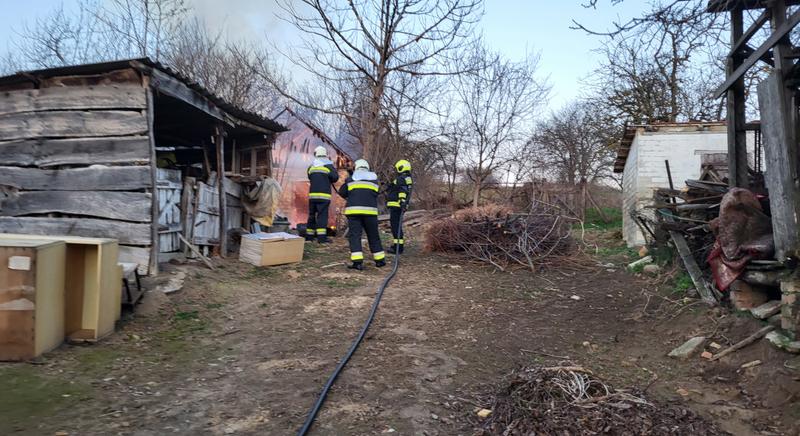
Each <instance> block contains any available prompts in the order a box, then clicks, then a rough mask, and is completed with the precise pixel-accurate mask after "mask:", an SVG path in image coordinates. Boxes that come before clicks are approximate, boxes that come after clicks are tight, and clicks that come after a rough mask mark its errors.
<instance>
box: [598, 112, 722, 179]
mask: <svg viewBox="0 0 800 436" xmlns="http://www.w3.org/2000/svg"><path fill="white" fill-rule="evenodd" d="M726 125H727V123H725V122H724V121H717V122H687V123H655V124H632V125H628V126H625V132H624V133H623V134H622V139H621V140H620V142H619V147H618V148H617V159H616V160H615V161H614V172H615V173H621V172H623V171H624V170H625V162H627V160H628V154H630V151H631V147H632V146H633V140H634V138H636V134H637V132H639V131H643V132H653V133H655V132H659V131H661V132H662V133H665V134H666V133H685V132H686V131H687V130H688V129H691V130H694V131H708V130H710V128H712V127H719V126H723V127H724V126H726Z"/></svg>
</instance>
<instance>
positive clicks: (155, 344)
mask: <svg viewBox="0 0 800 436" xmlns="http://www.w3.org/2000/svg"><path fill="white" fill-rule="evenodd" d="M412 240H413V237H412ZM346 251H347V250H346V248H345V245H344V243H343V241H341V240H338V241H337V242H336V243H335V244H332V245H330V246H325V247H320V246H318V245H312V244H307V247H306V260H305V261H304V262H303V263H302V264H297V265H288V266H281V267H273V268H255V267H252V266H250V265H246V264H242V263H239V262H237V261H236V260H232V259H230V260H226V261H220V262H219V268H218V270H217V271H210V270H208V269H206V268H205V267H202V266H196V265H191V266H172V268H173V269H178V268H181V269H183V270H184V271H186V272H187V279H186V283H185V286H184V288H183V290H182V291H180V292H177V293H175V294H171V295H169V296H167V295H163V294H161V295H159V294H156V293H149V294H148V295H147V296H146V299H145V301H144V302H143V303H142V304H141V305H140V306H138V307H137V310H136V311H135V313H133V314H128V315H127V316H126V317H125V319H124V320H123V322H122V323H121V325H120V326H119V328H118V331H117V332H116V333H115V334H114V335H113V336H111V337H110V338H107V339H106V340H104V341H102V342H100V343H98V344H94V345H64V346H62V347H61V348H60V349H58V350H56V351H54V352H52V353H48V354H47V355H45V356H44V357H43V358H42V359H40V360H39V361H37V362H33V363H22V364H1V365H0V434H2V435H6V434H11V435H15V434H20V435H22V434H24V435H54V434H60V435H113V434H119V435H141V436H145V435H154V436H155V435H165V434H181V435H197V434H212V435H224V434H253V435H256V434H258V435H266V434H269V435H288V434H293V433H295V432H296V431H297V430H298V429H299V427H300V426H301V424H302V423H303V421H304V419H305V415H306V413H307V411H308V409H309V408H310V406H311V405H312V403H313V402H314V401H315V399H316V395H317V394H318V392H319V390H320V388H321V387H322V385H323V384H324V382H325V380H326V379H327V377H328V375H329V374H330V372H331V371H332V370H333V368H334V367H335V365H336V363H337V361H338V359H339V358H340V357H341V356H342V354H344V352H345V350H346V349H347V348H348V347H349V345H350V342H351V340H352V339H353V338H354V336H355V334H356V333H357V331H358V329H359V327H360V325H361V323H362V322H363V320H364V318H365V316H366V314H367V311H368V309H369V306H370V304H371V303H372V298H373V295H374V292H375V288H376V287H377V285H378V283H379V282H380V280H381V278H382V277H383V274H384V273H385V272H386V271H385V270H378V269H376V268H375V267H374V266H372V265H369V268H367V270H366V271H365V272H363V273H358V272H351V271H349V270H347V269H345V268H344V266H343V265H338V264H337V265H333V264H334V263H337V262H340V263H341V262H343V259H345V258H346V257H347V254H346ZM624 253H625V250H624V249H621V248H619V247H616V246H614V247H611V248H608V247H603V248H602V249H601V250H598V252H597V254H596V255H593V256H592V257H586V258H583V259H576V260H571V261H569V260H564V261H559V262H558V263H557V264H555V265H553V266H551V267H550V268H549V269H548V270H547V271H544V272H539V273H536V274H533V273H530V272H522V271H520V272H513V273H502V272H497V271H494V270H493V269H491V268H489V267H485V266H481V265H475V264H470V263H468V262H465V261H464V260H463V259H461V258H459V257H449V256H441V255H438V254H426V253H421V252H420V251H419V250H418V249H416V248H415V246H414V245H412V246H411V248H410V250H409V252H408V254H407V255H406V256H405V257H404V258H403V262H402V267H401V271H400V274H399V276H398V278H397V279H396V280H395V281H394V282H393V283H392V285H391V287H390V288H389V289H388V290H387V292H386V294H385V296H384V300H383V303H382V305H381V307H380V311H379V313H378V316H377V318H376V320H375V322H374V323H373V325H372V328H371V330H370V332H369V334H368V337H367V338H366V340H365V342H364V343H363V344H362V346H361V348H360V349H359V351H358V352H357V354H356V356H355V357H354V358H353V360H351V362H350V365H349V366H348V368H347V369H346V370H345V372H344V373H343V375H342V376H341V377H340V379H339V381H338V382H337V385H336V387H335V388H334V390H333V391H332V394H331V395H330V396H329V398H328V401H327V403H326V404H325V406H324V408H323V411H322V412H321V414H320V415H319V417H318V420H317V424H316V425H315V427H314V430H313V433H314V434H319V435H374V434H383V433H386V434H389V433H395V434H401V435H454V434H465V435H468V434H471V433H472V432H473V431H474V428H473V427H472V426H471V425H470V419H467V417H468V416H473V415H474V410H475V409H476V408H478V407H485V406H486V405H484V404H481V403H480V401H481V400H480V398H482V396H485V395H486V394H487V393H491V392H492V390H493V389H495V387H496V386H497V385H499V384H500V382H501V381H502V377H503V375H504V374H507V373H508V372H509V371H511V370H512V369H514V368H517V367H519V366H522V365H529V364H532V363H544V364H562V363H565V362H569V363H572V364H577V365H583V366H585V367H587V368H590V369H591V370H592V371H594V373H595V374H596V375H597V376H599V377H601V378H603V379H604V380H606V381H607V382H608V383H610V384H612V385H613V386H615V387H617V388H623V387H636V388H639V389H645V390H646V391H647V393H648V395H649V396H651V397H655V398H658V399H659V400H661V401H663V402H665V403H679V404H683V405H685V406H687V407H689V408H691V409H693V410H695V411H697V412H698V413H700V414H701V415H702V416H704V417H706V418H707V419H709V420H711V421H713V422H714V423H715V424H716V425H717V426H719V427H720V428H722V429H724V430H726V431H729V432H731V433H733V434H798V432H799V431H800V424H798V423H800V419H798V418H800V403H798V401H797V395H798V393H799V392H800V382H798V380H800V371H798V370H797V369H793V368H800V362H798V361H797V360H796V359H793V356H792V355H789V354H785V353H782V352H780V351H777V350H774V349H773V348H771V347H770V346H769V345H767V344H766V343H763V341H762V342H759V343H757V344H755V345H752V346H750V347H748V348H746V349H744V350H741V351H739V352H737V353H734V354H733V355H732V356H731V357H730V358H727V359H723V360H722V361H720V362H713V363H712V362H707V361H704V360H703V359H701V358H699V357H696V358H693V359H691V360H689V361H676V360H672V359H669V358H667V357H666V354H667V353H668V352H669V351H670V350H671V349H672V348H674V347H675V346H677V345H680V344H681V343H682V342H683V341H684V340H686V339H688V338H689V337H692V336H695V335H698V334H704V335H706V336H708V337H711V338H712V339H713V340H714V341H715V342H717V343H719V344H720V345H722V346H727V345H729V344H731V343H734V342H736V341H738V340H740V339H742V338H744V337H746V336H747V335H748V334H750V333H752V332H753V331H755V330H756V329H757V328H758V327H759V326H760V323H759V322H757V321H755V320H752V319H750V318H748V317H746V316H741V315H737V314H732V313H729V312H728V311H726V310H721V309H708V308H706V307H704V306H703V305H702V304H698V303H697V302H696V301H695V300H682V296H681V295H678V294H675V293H673V292H672V291H671V289H670V287H671V286H672V284H671V282H670V281H669V280H661V279H645V278H643V277H637V276H635V275H632V274H630V273H627V272H625V271H624V270H623V268H622V267H621V265H623V264H624V263H625V262H627V261H628V259H627V258H626V257H625V254H624ZM612 264H613V265H612ZM168 274H169V273H168ZM666 299H669V300H670V301H667V300H666ZM756 359H760V360H762V361H763V362H764V363H763V364H762V365H759V366H755V367H752V368H749V369H740V366H741V365H742V364H743V363H746V362H750V361H754V360H756Z"/></svg>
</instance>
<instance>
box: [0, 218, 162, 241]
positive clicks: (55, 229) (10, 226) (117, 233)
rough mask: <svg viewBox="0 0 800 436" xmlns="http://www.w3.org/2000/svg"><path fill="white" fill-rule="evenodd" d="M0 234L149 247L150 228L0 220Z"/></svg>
mask: <svg viewBox="0 0 800 436" xmlns="http://www.w3.org/2000/svg"><path fill="white" fill-rule="evenodd" d="M0 233H21V234H27V235H48V236H55V235H66V236H82V237H86V238H110V239H116V240H118V241H119V243H120V244H129V245H150V224H139V223H131V222H127V221H116V220H108V219H94V218H66V217H61V218H47V217H0Z"/></svg>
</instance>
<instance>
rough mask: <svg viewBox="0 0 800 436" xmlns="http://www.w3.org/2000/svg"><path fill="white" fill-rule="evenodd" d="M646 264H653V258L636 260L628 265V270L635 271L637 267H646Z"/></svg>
mask: <svg viewBox="0 0 800 436" xmlns="http://www.w3.org/2000/svg"><path fill="white" fill-rule="evenodd" d="M648 263H653V258H652V257H650V256H645V257H643V258H641V259H639V260H637V261H636V262H631V263H629V264H628V269H631V270H632V269H635V268H636V267H638V266H639V265H647V264H648Z"/></svg>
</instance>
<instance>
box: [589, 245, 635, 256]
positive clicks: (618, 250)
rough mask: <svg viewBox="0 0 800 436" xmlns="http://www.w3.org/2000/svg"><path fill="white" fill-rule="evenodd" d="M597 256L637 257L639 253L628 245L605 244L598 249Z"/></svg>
mask: <svg viewBox="0 0 800 436" xmlns="http://www.w3.org/2000/svg"><path fill="white" fill-rule="evenodd" d="M597 256H599V257H602V258H608V257H624V258H625V259H636V258H638V257H639V253H638V252H637V251H636V250H635V249H633V248H628V247H627V246H626V245H624V244H622V245H615V246H604V247H599V248H598V249H597Z"/></svg>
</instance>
